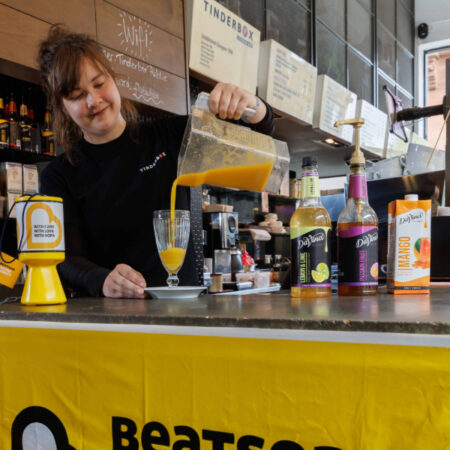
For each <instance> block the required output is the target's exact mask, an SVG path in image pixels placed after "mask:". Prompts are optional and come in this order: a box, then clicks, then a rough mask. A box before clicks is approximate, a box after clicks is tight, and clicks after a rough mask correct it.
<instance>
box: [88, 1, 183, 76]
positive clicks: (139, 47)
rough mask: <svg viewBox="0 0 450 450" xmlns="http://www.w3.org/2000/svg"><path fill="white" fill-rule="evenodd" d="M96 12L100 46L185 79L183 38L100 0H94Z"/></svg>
mask: <svg viewBox="0 0 450 450" xmlns="http://www.w3.org/2000/svg"><path fill="white" fill-rule="evenodd" d="M149 3H151V2H149ZM96 11H97V38H98V41H99V42H100V43H101V44H103V45H106V46H107V47H109V48H113V49H114V50H117V51H119V52H121V53H124V54H126V55H129V56H131V57H133V58H136V59H140V60H142V61H145V62H147V63H149V64H153V65H156V66H158V67H160V68H161V69H164V70H166V71H168V72H171V73H173V74H175V75H178V76H180V77H185V61H184V41H183V40H182V39H180V38H178V37H175V36H173V35H172V34H170V33H167V32H166V31H163V30H161V29H160V28H158V27H155V26H153V25H152V24H150V23H149V22H146V21H145V20H142V19H141V18H139V17H136V16H134V15H132V14H129V13H127V12H125V11H124V10H122V9H119V8H116V7H115V6H111V5H109V4H108V3H107V2H105V1H103V0H97V2H96Z"/></svg>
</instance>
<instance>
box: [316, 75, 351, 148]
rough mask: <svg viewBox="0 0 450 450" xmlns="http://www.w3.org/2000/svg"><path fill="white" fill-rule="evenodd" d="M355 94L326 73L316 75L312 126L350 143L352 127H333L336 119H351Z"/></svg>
mask: <svg viewBox="0 0 450 450" xmlns="http://www.w3.org/2000/svg"><path fill="white" fill-rule="evenodd" d="M356 100H357V96H356V94H354V93H353V92H351V91H349V90H348V89H346V88H345V87H344V86H342V85H340V84H339V83H338V82H337V81H334V80H333V79H332V78H330V77H329V76H328V75H319V76H318V77H317V87H316V97H315V102H314V115H313V124H312V125H313V128H315V129H317V130H319V131H322V132H325V133H326V134H328V135H331V136H333V137H336V138H338V139H339V140H341V141H344V142H347V143H348V144H351V143H352V142H353V127H352V126H350V125H342V126H340V127H337V128H336V127H335V126H334V124H335V122H337V121H338V120H344V119H353V118H354V117H355V113H356Z"/></svg>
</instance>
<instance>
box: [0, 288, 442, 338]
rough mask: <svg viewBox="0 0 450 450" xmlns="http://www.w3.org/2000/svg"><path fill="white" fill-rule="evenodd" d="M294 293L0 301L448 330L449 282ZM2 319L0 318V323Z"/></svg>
mask: <svg viewBox="0 0 450 450" xmlns="http://www.w3.org/2000/svg"><path fill="white" fill-rule="evenodd" d="M380 291H381V292H380V293H379V294H378V295H377V296H373V297H338V296H337V295H336V294H333V296H332V297H330V298H322V299H296V298H291V296H290V295H289V292H288V291H281V292H276V293H269V294H253V295H221V296H213V295H204V296H201V297H200V298H198V299H196V300H175V299H174V300H170V299H169V300H152V299H146V300H133V299H120V300H118V299H109V298H79V299H69V300H68V303H67V304H66V305H55V306H22V305H21V304H20V303H19V302H15V303H5V304H1V305H0V320H22V321H23V320H25V321H49V322H72V323H95V324H141V325H181V326H200V327H246V328H272V329H299V330H328V331H330V330H336V331H366V332H367V331H369V332H371V331H373V332H393V333H420V334H450V285H444V286H433V287H432V289H431V294H430V295H404V296H393V295H390V294H387V293H386V290H385V288H381V289H380ZM0 325H1V324H0Z"/></svg>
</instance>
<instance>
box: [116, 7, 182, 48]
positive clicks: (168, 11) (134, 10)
mask: <svg viewBox="0 0 450 450" xmlns="http://www.w3.org/2000/svg"><path fill="white" fill-rule="evenodd" d="M107 1H108V3H111V4H112V5H115V6H117V7H118V8H121V9H125V10H126V11H128V12H130V13H131V14H134V15H135V16H138V17H141V18H142V19H144V20H146V21H147V22H150V23H151V24H153V25H156V26H157V27H159V28H161V29H163V30H166V31H168V32H170V33H172V34H174V35H175V36H178V37H180V38H182V39H184V19H183V0H107Z"/></svg>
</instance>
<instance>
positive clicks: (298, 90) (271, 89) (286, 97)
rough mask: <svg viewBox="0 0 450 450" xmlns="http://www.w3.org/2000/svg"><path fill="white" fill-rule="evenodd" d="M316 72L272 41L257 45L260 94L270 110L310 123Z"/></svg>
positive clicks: (298, 57)
mask: <svg viewBox="0 0 450 450" xmlns="http://www.w3.org/2000/svg"><path fill="white" fill-rule="evenodd" d="M316 81H317V69H316V68H315V67H314V66H312V65H311V64H309V63H307V62H306V61H305V60H304V59H303V58H301V57H300V56H298V55H296V54H295V53H293V52H291V51H290V50H288V49H287V48H285V47H283V46H282V45H281V44H279V43H278V42H276V41H274V40H273V39H269V40H268V41H264V42H262V43H261V46H260V55H259V71H258V87H259V94H260V95H261V96H262V97H263V98H264V99H265V100H266V101H267V102H268V103H270V104H271V105H272V106H273V107H275V108H277V109H279V110H281V111H284V112H286V113H288V114H291V115H292V116H294V117H297V118H298V119H300V120H301V121H302V122H305V123H306V124H308V125H311V124H312V119H313V111H314V97H315V93H316Z"/></svg>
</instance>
